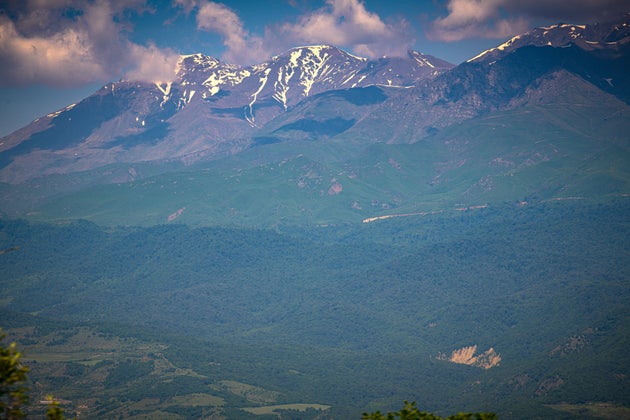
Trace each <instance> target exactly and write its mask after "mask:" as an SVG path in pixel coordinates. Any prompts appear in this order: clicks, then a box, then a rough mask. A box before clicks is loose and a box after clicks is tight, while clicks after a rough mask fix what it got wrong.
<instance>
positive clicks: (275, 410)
mask: <svg viewBox="0 0 630 420" xmlns="http://www.w3.org/2000/svg"><path fill="white" fill-rule="evenodd" d="M329 408H330V406H329V405H322V404H281V405H267V406H265V407H247V408H243V410H245V411H247V412H248V413H252V414H257V415H266V414H276V415H278V416H280V413H279V412H280V411H285V410H292V411H306V410H308V409H313V410H322V411H324V410H328V409H329Z"/></svg>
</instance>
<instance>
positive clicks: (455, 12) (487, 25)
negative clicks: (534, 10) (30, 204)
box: [429, 0, 529, 42]
mask: <svg viewBox="0 0 630 420" xmlns="http://www.w3.org/2000/svg"><path fill="white" fill-rule="evenodd" d="M506 2H507V1H506V0H450V1H449V2H448V4H447V9H448V12H449V13H448V15H447V16H446V17H444V18H438V19H436V20H435V21H434V22H433V25H432V29H431V31H430V33H429V36H430V37H431V38H433V39H438V40H441V41H449V42H450V41H460V40H462V39H467V38H507V37H509V36H511V35H514V34H517V33H521V32H524V31H526V30H527V29H528V28H529V21H528V20H527V19H524V18H511V19H507V18H501V17H500V11H501V7H502V6H503V5H504V3H506Z"/></svg>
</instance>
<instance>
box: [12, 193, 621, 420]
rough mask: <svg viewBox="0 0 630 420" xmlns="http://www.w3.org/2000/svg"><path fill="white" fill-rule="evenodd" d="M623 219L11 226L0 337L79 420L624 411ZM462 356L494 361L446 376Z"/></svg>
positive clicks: (561, 208) (542, 211)
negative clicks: (103, 419)
mask: <svg viewBox="0 0 630 420" xmlns="http://www.w3.org/2000/svg"><path fill="white" fill-rule="evenodd" d="M628 208H629V207H628V202H627V200H626V199H620V200H618V201H613V202H608V203H601V204H598V203H593V204H586V203H584V202H566V201H565V202H550V203H546V204H541V205H537V206H518V205H511V204H510V205H505V206H503V207H489V208H486V209H480V210H477V211H468V212H458V213H456V214H448V215H446V214H434V215H426V216H418V217H407V218H398V219H391V220H384V221H379V222H376V223H370V224H361V225H340V226H334V227H328V228H321V227H318V228H297V227H292V228H289V227H282V226H280V227H279V228H278V230H274V231H269V230H256V229H240V228H190V227H187V226H183V225H169V226H166V225H163V226H155V227H152V228H129V227H119V228H107V229H105V228H101V227H99V226H96V225H93V224H91V223H87V222H71V223H59V224H33V223H28V222H24V221H9V220H4V221H2V224H1V226H0V248H1V249H8V248H11V247H18V249H17V250H15V251H12V252H8V253H5V254H2V255H0V258H1V261H0V288H1V289H2V291H3V294H2V297H1V298H0V311H2V312H1V318H2V319H3V320H4V321H5V322H6V325H5V326H6V328H7V329H8V331H9V332H10V333H11V334H12V337H14V336H15V337H16V338H15V339H14V340H15V341H17V342H18V344H20V345H21V346H22V347H23V348H24V351H25V354H26V355H27V357H31V356H30V355H32V357H33V359H32V360H33V361H36V362H37V363H36V364H33V365H32V366H33V374H34V375H36V376H37V380H38V381H39V382H40V383H42V384H45V383H46V384H50V385H52V386H53V387H54V389H55V396H58V397H59V398H63V399H65V400H68V401H72V403H73V404H75V405H76V404H79V405H80V403H78V402H79V401H83V399H85V398H88V397H87V396H86V392H85V389H86V387H85V386H84V387H76V386H73V385H72V384H73V383H75V382H77V381H79V382H81V381H82V382H81V383H84V384H90V389H96V390H97V391H95V392H94V395H90V397H93V399H91V400H90V401H89V403H86V404H85V405H87V406H88V407H89V409H88V410H93V411H90V412H91V413H96V412H102V411H99V410H106V409H107V410H110V411H111V410H123V411H120V412H121V413H123V412H126V411H124V410H131V409H132V407H133V410H136V411H138V413H141V412H142V413H150V412H153V411H156V410H157V411H159V410H167V411H169V412H176V411H177V412H179V411H181V412H185V411H186V410H188V412H189V413H193V412H194V413H197V414H200V413H201V411H202V408H201V407H197V408H195V407H194V406H193V405H191V404H193V402H194V401H200V399H203V400H204V401H206V403H208V404H210V403H211V402H212V404H214V405H212V407H213V409H215V410H217V412H230V413H239V415H242V416H248V415H249V414H244V413H247V412H243V410H242V409H241V408H243V409H244V408H251V407H252V406H260V405H261V404H268V405H269V406H276V405H281V406H282V405H284V406H286V405H287V404H288V405H289V406H290V404H302V403H308V404H319V405H324V406H330V407H331V408H330V413H331V415H334V416H335V418H358V417H360V414H361V413H362V412H374V411H377V410H380V411H381V412H386V411H393V410H396V409H397V404H398V402H399V401H402V400H404V399H413V400H415V401H418V403H419V404H420V405H421V406H422V407H426V409H427V410H429V411H430V412H435V413H437V414H438V415H445V414H449V413H453V412H456V411H457V410H465V411H467V412H468V411H469V412H485V411H493V412H497V413H498V414H499V415H503V414H506V413H512V415H513V416H518V417H531V416H533V415H539V416H544V417H554V416H561V415H562V414H561V412H560V411H557V410H556V409H553V408H551V405H552V404H555V405H554V407H560V406H559V403H561V402H562V403H566V404H569V405H571V406H572V407H574V408H575V407H578V406H577V405H579V404H584V403H585V402H612V403H614V404H613V406H615V407H621V408H623V407H624V406H626V407H627V406H630V402H629V401H628V396H627V395H626V394H627V393H625V392H624V391H623V390H624V389H627V386H628V383H627V379H626V378H627V377H628V375H629V374H630V372H628V366H630V361H629V360H628V356H627V351H626V349H627V348H628V345H630V342H628V340H629V339H628V337H630V334H628V327H627V326H628V325H630V323H628V321H629V318H630V317H629V314H628V307H627V302H628V298H629V297H630V296H628V293H629V292H628V291H629V290H630V288H628V279H629V278H630V275H629V274H630V272H629V270H630V267H629V263H628V262H629V261H630V255H629V254H630V243H629V242H628V238H629V237H630V235H628V233H629V232H628V226H630V223H629V222H630V214H629V211H628ZM79 326H81V328H79ZM99 337H100V338H99ZM104 337H108V338H107V339H105V338H104ZM12 339H13V338H12ZM88 343H89V345H91V346H92V347H89V346H88ZM107 343H109V344H107ZM475 345H476V346H477V348H478V349H479V352H482V351H485V350H487V349H490V348H492V349H494V350H495V351H496V352H497V353H498V354H500V356H501V362H500V363H499V364H498V365H497V366H495V367H492V368H490V369H481V368H479V367H475V366H466V365H460V364H454V363H451V362H449V361H448V360H442V358H441V357H440V355H444V354H445V355H450V354H452V352H453V351H455V350H458V349H462V348H470V347H472V346H475ZM108 346H109V347H108ZM81 349H83V353H82V352H81ZM90 349H91V350H90ZM88 350H89V351H88ZM51 354H55V355H59V354H65V355H69V354H73V355H74V356H73V357H70V356H67V357H70V359H71V360H69V361H68V362H61V361H59V359H58V358H57V359H55V358H51V357H50V355H51ZM96 355H98V356H96ZM44 356H46V357H44ZM56 357H59V356H56ZM90 357H95V358H94V359H89V358H90ZM447 359H448V358H447ZM90 360H92V361H91V362H90ZM125 375H126V376H125ZM419 378H422V380H419ZM226 381H228V382H226ZM229 381H235V382H238V383H241V384H246V385H247V386H252V387H256V388H254V389H258V388H260V389H263V390H265V391H264V392H269V395H276V396H277V398H276V401H273V402H268V403H263V402H261V401H254V402H252V401H249V400H247V397H246V396H244V394H243V395H238V394H234V393H233V392H232V391H234V389H233V388H226V387H225V384H228V383H231V382H229ZM243 389H246V387H245V386H244V388H243ZM57 390H58V391H59V392H57ZM177 395H179V396H182V398H180V399H177V400H174V399H173V398H174V396H177ZM184 395H186V399H183V396H184ZM200 395H204V397H201V396H200ZM265 395H266V394H265ZM123 396H124V398H125V399H122V397H123ZM156 396H157V397H156ZM384 396H389V397H384ZM152 397H156V398H158V400H157V401H155V402H154V403H152V404H153V405H151V404H149V402H148V399H150V398H152ZM219 399H221V400H220V401H222V402H221V403H220V404H219ZM97 401H98V403H97ZM143 404H144V405H143ZM182 407H187V408H182ZM571 409H573V408H571ZM195 410H196V411H195ZM250 414H251V413H250ZM251 415H252V416H254V414H251ZM307 415H308V414H301V415H300V416H302V418H307V417H305V416H307ZM244 418H246V417H244Z"/></svg>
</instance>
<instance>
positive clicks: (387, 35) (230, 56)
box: [175, 0, 414, 64]
mask: <svg viewBox="0 0 630 420" xmlns="http://www.w3.org/2000/svg"><path fill="white" fill-rule="evenodd" d="M175 4H177V5H178V6H180V7H182V8H183V9H184V10H185V11H186V12H190V11H192V10H194V9H197V17H196V19H197V27H198V29H200V30H203V31H207V32H214V33H217V34H219V35H220V36H221V37H222V38H223V43H224V45H225V47H226V51H225V53H224V55H223V57H222V59H223V60H224V61H227V62H233V63H238V64H252V63H255V62H260V61H264V60H266V59H268V58H269V57H270V55H271V54H272V53H279V52H282V51H285V50H287V49H289V48H292V47H295V46H297V45H308V44H332V45H335V46H339V47H343V48H346V49H349V50H351V51H353V52H354V53H356V54H359V55H363V56H366V57H369V58H376V57H379V56H383V55H403V54H406V52H407V50H408V49H409V48H410V47H411V45H413V43H414V39H413V37H412V36H411V31H410V25H409V24H408V22H407V21H405V20H404V19H399V20H397V21H396V22H391V23H386V22H384V21H383V20H382V19H381V18H380V17H379V16H378V15H377V14H376V13H372V12H370V11H368V10H367V9H366V8H365V5H364V3H363V2H361V1H360V0H326V4H325V6H324V7H322V8H319V9H316V10H314V11H312V12H308V13H304V14H303V15H301V16H300V17H299V18H298V19H297V20H296V21H295V22H293V23H284V24H278V25H274V26H268V27H266V28H265V33H264V35H263V36H258V35H254V34H251V33H250V32H248V31H247V30H246V29H245V28H244V25H243V22H242V21H241V19H240V18H239V16H238V15H237V13H236V12H235V11H234V10H232V9H230V8H228V7H227V6H225V5H224V4H222V3H217V2H212V1H206V0H175Z"/></svg>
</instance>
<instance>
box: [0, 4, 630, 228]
mask: <svg viewBox="0 0 630 420" xmlns="http://www.w3.org/2000/svg"><path fill="white" fill-rule="evenodd" d="M629 23H630V17H628V16H624V17H622V18H621V19H619V21H617V22H611V23H602V24H595V25H571V24H558V25H554V26H550V27H545V28H536V29H534V30H532V31H530V32H528V33H526V34H522V35H519V36H516V37H514V38H512V39H510V40H509V41H507V42H506V43H504V44H501V45H499V46H497V47H496V48H492V49H490V50H488V51H484V52H482V53H481V54H478V55H476V56H475V57H473V58H471V59H470V60H468V61H467V62H464V63H462V64H460V65H457V66H454V65H452V64H450V63H447V62H445V61H443V60H440V59H438V58H435V57H432V56H429V55H424V54H422V53H418V52H415V51H410V52H409V53H408V55H407V56H406V57H383V58H381V59H379V60H367V59H365V58H361V57H356V56H354V55H352V54H349V53H347V52H345V51H343V50H341V49H338V48H336V47H333V46H329V45H318V46H305V47H297V48H293V49H291V50H289V51H287V52H285V53H283V54H281V55H278V56H275V57H272V58H271V59H270V60H269V61H267V62H264V63H261V64H257V65H253V66H249V67H242V66H236V65H232V64H227V63H223V62H221V61H219V60H217V59H215V58H213V57H208V56H205V55H203V54H194V55H188V56H181V57H180V60H179V63H178V66H177V69H176V77H175V80H173V81H171V82H168V83H152V82H146V81H144V82H143V81H125V80H122V81H118V82H112V83H108V84H106V85H105V86H103V87H102V88H101V89H100V90H98V91H97V92H95V93H94V94H93V95H91V96H90V97H88V98H86V99H84V100H82V101H80V102H79V103H77V104H73V105H70V106H68V107H66V108H64V109H61V110H59V111H57V112H54V113H51V114H48V115H46V116H44V117H41V118H39V119H37V120H35V121H33V122H32V123H31V124H29V125H27V126H26V127H24V128H22V129H20V130H18V131H16V132H14V133H12V134H10V135H8V136H6V137H4V138H3V139H1V140H0V181H2V182H3V184H2V185H0V194H2V196H3V200H2V201H3V203H4V204H3V206H2V208H1V209H0V210H1V211H2V212H3V213H4V214H6V215H11V216H15V215H25V214H32V215H40V216H38V217H43V218H45V219H46V218H60V217H61V218H66V217H85V218H92V219H94V220H95V221H101V222H103V221H105V220H107V221H108V222H111V221H113V219H116V218H117V217H118V216H115V215H114V214H116V213H117V214H118V215H121V214H122V213H121V211H122V208H121V207H120V206H119V205H115V204H113V203H115V202H118V203H120V202H127V201H126V200H124V199H122V198H120V199H117V198H114V196H115V195H116V194H118V193H114V192H113V190H112V189H115V188H118V189H119V190H120V188H119V187H120V186H121V185H124V187H123V189H124V188H134V189H138V188H140V189H144V190H145V193H146V194H148V195H151V194H154V193H155V194H157V193H158V192H157V191H151V188H153V186H155V185H158V184H159V185H161V187H160V188H162V189H163V188H164V185H166V184H168V183H169V182H172V179H169V180H167V178H169V177H170V178H172V177H175V178H180V181H179V182H180V183H179V187H181V185H182V181H181V178H184V177H185V178H191V177H190V176H188V175H181V174H182V173H186V174H190V173H192V172H194V173H196V174H197V175H201V177H210V178H211V180H210V181H209V182H204V183H203V185H205V186H206V187H205V188H207V189H208V190H209V191H210V190H211V191H213V192H214V193H215V194H216V195H221V196H223V197H224V198H223V204H222V205H221V206H219V207H217V205H216V203H215V204H208V203H207V202H206V203H205V204H201V203H199V202H197V203H195V200H196V199H195V198H193V197H187V198H186V199H184V200H182V201H177V202H169V200H168V199H166V200H165V201H164V200H163V201H162V202H161V203H155V204H157V206H158V207H160V206H163V208H159V209H156V208H155V207H152V210H151V211H150V212H151V213H156V212H157V213H159V216H157V215H156V216H155V217H156V218H155V220H154V221H155V222H159V221H164V220H166V217H167V216H170V215H171V214H172V211H176V210H178V209H182V208H187V209H188V214H190V213H192V212H193V211H191V210H192V209H193V208H195V207H196V208H197V211H198V212H199V214H202V213H208V212H209V211H210V210H211V212H215V213H216V214H220V215H223V216H221V217H219V219H221V220H223V219H225V215H226V214H227V213H232V214H233V213H235V212H236V213H239V214H241V215H245V214H249V215H251V214H252V213H256V214H260V210H259V209H260V208H261V207H264V206H266V204H264V203H261V202H258V201H256V200H254V199H253V198H251V197H250V198H248V199H247V200H246V201H247V203H239V201H240V200H241V199H240V198H238V197H237V196H240V195H242V193H240V192H239V191H240V190H239V188H240V187H239V185H241V184H237V183H235V182H236V181H234V180H236V179H241V178H244V177H247V176H251V177H252V181H253V182H254V183H255V181H256V180H257V181H258V182H260V185H259V187H261V188H264V189H274V188H276V190H277V189H278V188H280V189H282V190H284V191H285V193H284V194H285V195H287V196H291V197H290V198H288V200H289V201H291V202H295V201H297V204H295V205H294V208H295V209H298V210H296V211H297V212H298V213H304V212H305V211H304V209H310V212H311V213H313V212H315V213H317V210H315V209H316V208H317V207H322V211H323V209H324V208H331V203H323V202H320V201H321V200H322V199H325V198H326V197H328V196H337V195H340V196H342V197H344V198H345V199H344V200H343V203H340V204H339V211H338V212H337V213H336V214H334V215H332V216H331V217H329V218H328V220H324V219H326V218H324V219H322V218H316V220H311V221H318V222H325V221H334V220H361V219H362V218H365V217H367V216H373V215H378V214H380V213H382V212H383V211H390V212H391V210H392V209H393V208H399V210H400V211H419V210H431V209H435V208H444V206H447V207H449V206H450V207H452V206H454V205H455V204H458V203H459V204H461V203H464V204H466V205H480V204H487V203H488V202H497V201H510V200H519V201H524V199H525V197H528V196H537V197H540V198H542V199H555V198H562V197H564V196H566V195H567V194H576V195H578V196H582V195H585V194H586V195H588V194H589V192H593V193H597V194H617V195H619V194H625V193H628V192H629V191H630V177H629V176H628V175H629V174H628V171H627V169H626V168H628V167H630V165H627V163H628V161H627V159H628V156H629V155H628V151H629V147H630V142H629V139H628V136H627V134H626V133H627V132H628V129H630V123H629V121H630V118H629V117H630V108H629V103H630V77H629V76H628V74H627V68H630V62H629V60H630V55H629V48H630V47H629V45H630V44H629V42H630V29H629V28H630V26H629ZM473 143H474V144H473ZM405 145H407V147H405ZM379 154H380V155H379ZM609 158H610V159H612V162H615V163H614V164H610V162H609ZM581 161H584V162H591V164H592V165H595V166H592V165H590V166H588V167H584V168H582V169H580V170H578V169H577V168H576V166H575V165H576V164H577V163H578V162H581ZM287 162H289V163H290V164H291V165H293V166H290V165H289V166H285V169H286V168H288V167H291V168H292V169H291V170H290V171H289V172H290V173H287V175H286V176H285V177H283V178H268V179H263V178H265V176H263V175H261V174H254V173H255V172H256V171H259V170H261V169H260V168H262V167H265V168H266V170H267V172H269V171H271V169H270V168H272V167H273V166H274V165H276V166H278V165H284V164H285V163H287ZM370 165H372V166H374V167H379V165H381V166H383V167H389V168H390V169H391V168H393V169H394V172H392V173H391V174H389V173H386V172H387V171H385V172H383V170H382V168H381V169H379V170H378V171H374V170H373V168H372V169H370V168H369V166H370ZM315 166H318V169H317V170H315V169H313V168H314V167H315ZM305 168H306V169H305ZM534 168H535V171H534ZM263 172H264V169H263ZM534 172H536V173H535V174H534ZM269 173H270V172H269ZM169 174H170V175H169ZM208 174H211V175H208ZM309 174H310V175H309ZM586 175H588V176H586ZM274 176H276V175H274ZM550 176H551V177H552V179H554V181H553V182H551V181H549V177H550ZM153 177H157V178H155V179H154V178H153ZM165 177H166V178H165ZM401 177H404V178H405V179H407V180H414V179H415V180H417V181H419V182H402V181H401V180H400V178H401ZM585 177H586V178H585ZM148 178H151V179H153V181H151V182H148V183H147V182H144V183H143V184H134V183H137V182H140V181H141V180H146V179H148ZM219 178H221V179H222V180H221V181H218V179H219ZM197 179H199V176H197ZM577 179H579V182H578V183H576V182H575V181H576V180H577ZM543 180H546V181H544V182H543ZM207 181H208V180H207ZM238 182H239V183H240V181H238ZM121 183H122V184H121ZM164 183H166V184H164ZM189 183H190V182H189ZM274 183H277V185H275V184H274ZM598 183H599V184H602V183H603V184H602V186H603V187H602V186H597V185H595V184H598ZM140 185H143V186H140ZM203 185H202V186H196V187H195V188H196V189H197V191H198V190H199V188H201V190H203V189H204V186H203ZM210 185H212V186H211V187H210ZM252 185H254V184H252ZM274 185H275V186H274ZM484 185H485V186H484ZM116 186H118V187H116ZM296 186H297V189H296V188H295V187H296ZM309 186H310V187H312V189H311V190H310V192H309V193H306V194H305V191H307V190H309V188H306V187H309ZM427 186H430V188H428V189H427ZM436 187H439V188H436ZM94 188H97V189H99V191H100V192H99V193H98V195H103V192H104V191H105V195H106V196H108V197H110V198H109V199H108V203H100V204H98V206H99V210H98V211H97V212H96V213H98V214H99V215H101V216H104V215H109V216H107V217H109V219H108V218H107V217H104V218H100V217H101V216H94V214H95V211H94V209H88V208H86V207H85V206H84V205H82V203H85V202H86V201H89V200H87V199H86V197H88V196H89V197H94V196H95V194H94V191H95V190H94ZM191 188H193V187H191ZM475 191H476V192H475ZM208 193H209V192H208ZM86 194H87V195H86ZM447 195H448V199H446V198H445V197H446V196H447ZM81 197H83V198H81ZM322 197H323V198H322ZM265 199H266V198H260V200H265ZM260 200H259V201H260ZM366 203H380V204H378V205H376V206H374V205H372V204H370V205H369V206H367V205H366ZM116 206H118V207H116ZM191 206H192V207H191ZM61 207H63V208H64V209H65V210H63V211H61V210H60V208H61ZM280 207H283V205H280ZM332 207H334V206H332ZM368 208H369V210H367V209H368ZM53 209H54V210H53ZM277 209H278V206H276V207H275V210H270V213H269V214H267V215H266V220H265V223H266V222H268V221H269V220H272V219H273V218H274V217H276V216H279V217H281V218H285V217H288V218H289V219H292V218H293V216H294V215H295V212H294V211H291V212H289V213H282V214H278V210H277ZM147 212H149V211H148V210H147ZM123 213H124V212H123ZM263 213H264V212H263ZM307 213H308V212H307ZM342 213H343V214H342ZM141 214H142V213H141ZM147 215H148V213H146V212H145V214H144V215H143V216H142V217H141V218H139V219H136V220H132V222H134V223H141V222H142V221H143V220H147V219H146V216H147ZM248 217H249V216H248ZM293 219H294V218H293ZM299 219H301V216H300V217H299ZM236 220H237V221H242V220H239V218H237V219H236ZM197 221H199V220H197ZM233 221H234V220H233Z"/></svg>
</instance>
